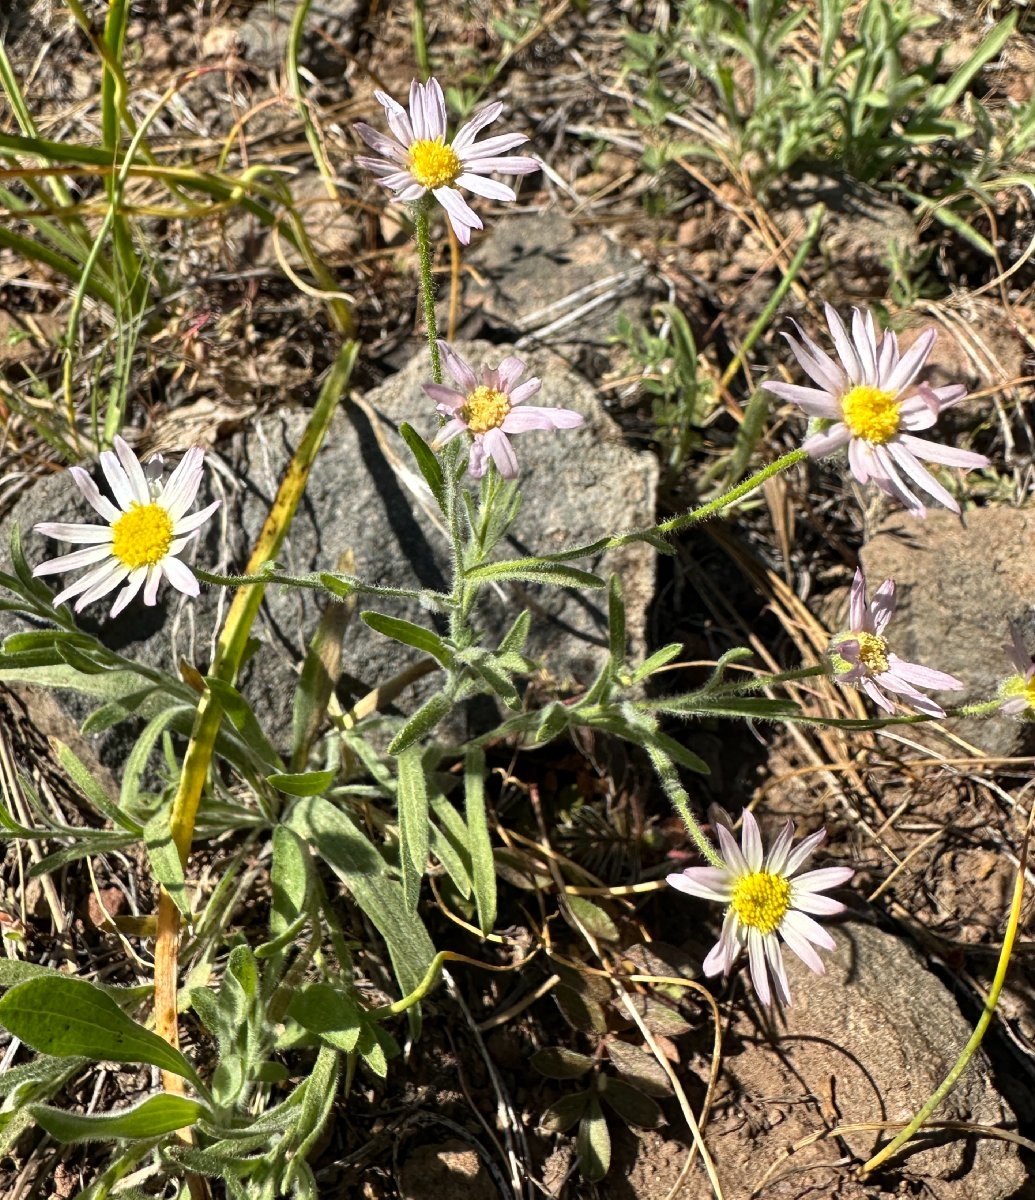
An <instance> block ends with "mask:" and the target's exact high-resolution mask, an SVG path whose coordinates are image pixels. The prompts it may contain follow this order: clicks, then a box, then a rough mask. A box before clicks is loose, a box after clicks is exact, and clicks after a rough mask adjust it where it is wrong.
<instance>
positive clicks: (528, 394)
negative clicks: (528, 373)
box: [510, 377, 543, 404]
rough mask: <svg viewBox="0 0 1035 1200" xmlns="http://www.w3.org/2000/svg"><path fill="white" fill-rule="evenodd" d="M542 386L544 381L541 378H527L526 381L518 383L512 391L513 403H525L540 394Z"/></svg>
mask: <svg viewBox="0 0 1035 1200" xmlns="http://www.w3.org/2000/svg"><path fill="white" fill-rule="evenodd" d="M542 386H543V381H542V380H541V379H539V378H536V377H533V378H532V379H526V380H525V382H524V383H521V384H518V386H517V387H516V388H514V390H513V391H512V392H511V393H510V402H511V404H524V402H525V401H526V400H531V399H532V397H533V396H535V395H537V394H538V392H539V390H540V388H541V387H542Z"/></svg>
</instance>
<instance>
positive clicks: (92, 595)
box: [54, 559, 129, 612]
mask: <svg viewBox="0 0 1035 1200" xmlns="http://www.w3.org/2000/svg"><path fill="white" fill-rule="evenodd" d="M128 575H129V567H127V566H124V565H123V564H122V563H120V562H119V561H118V560H117V559H114V560H112V561H110V562H107V563H105V564H104V565H103V566H101V567H98V569H97V571H93V572H91V573H90V574H89V575H86V576H84V577H83V578H82V579H81V580H80V581H79V585H88V586H86V587H85V590H83V592H82V594H81V595H80V596H79V599H78V600H77V601H76V602H75V610H76V612H82V611H83V609H84V608H85V607H86V606H87V605H88V604H92V603H93V602H94V600H99V599H100V598H101V597H102V596H106V595H107V594H108V593H109V592H112V591H114V590H115V588H117V587H118V586H119V584H120V583H121V582H122V581H123V579H125V578H126V577H127V576H128ZM79 585H76V590H77V591H78V590H79ZM69 593H70V589H67V588H66V589H65V592H63V593H62V595H67V594H69ZM59 602H60V598H59V597H57V596H55V598H54V604H55V607H56V606H57V604H58V603H59Z"/></svg>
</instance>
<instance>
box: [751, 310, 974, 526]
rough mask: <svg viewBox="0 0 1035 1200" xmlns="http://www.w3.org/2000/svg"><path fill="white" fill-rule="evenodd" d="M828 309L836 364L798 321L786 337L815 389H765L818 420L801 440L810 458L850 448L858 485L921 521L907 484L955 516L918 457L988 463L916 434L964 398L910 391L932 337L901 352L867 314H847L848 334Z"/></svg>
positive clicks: (952, 392)
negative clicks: (849, 320) (882, 494)
mask: <svg viewBox="0 0 1035 1200" xmlns="http://www.w3.org/2000/svg"><path fill="white" fill-rule="evenodd" d="M825 311H826V316H827V324H828V325H829V326H830V335H831V337H832V338H833V340H834V345H835V347H836V348H837V355H838V358H839V359H840V362H835V361H834V359H832V358H831V357H830V355H829V354H827V353H826V352H825V351H824V350H822V349H821V348H820V347H819V346H818V345H817V344H816V343H815V342H814V341H812V339H811V338H809V337H808V336H807V335H806V334H805V333H804V332H803V330H802V329H801V327H800V326H799V325H798V324H797V323H795V328H796V329H797V330H798V334H799V336H800V337H801V343H799V342H797V341H796V340H795V339H794V338H793V337H791V335H790V334H784V337H786V338H787V341H788V344H789V345H790V347H791V351H792V353H793V354H794V357H795V358H796V359H797V360H798V363H799V364H800V365H801V367H802V369H803V370H804V371H805V373H806V374H807V375H808V376H810V377H811V378H812V379H814V380H815V382H816V383H818V384H819V387H818V388H812V387H798V386H797V385H795V384H790V383H775V382H766V383H763V384H762V387H764V388H767V389H768V390H769V391H770V392H774V393H775V394H776V395H777V396H779V397H781V399H784V400H790V401H791V402H792V403H794V404H797V405H798V406H799V407H800V408H802V409H804V411H805V412H806V413H807V414H808V415H809V416H810V417H813V418H817V419H818V421H819V423H820V428H819V430H818V431H817V432H816V433H813V434H812V435H811V436H810V437H808V438H806V440H805V442H804V443H803V446H804V449H806V450H807V451H808V452H809V454H811V455H812V456H813V457H814V458H821V457H823V456H825V455H827V454H833V453H834V452H835V451H837V450H840V449H842V448H843V447H845V446H847V447H848V465H849V467H850V468H851V472H852V474H853V475H854V476H855V478H856V479H857V480H858V481H859V482H860V483H868V482H869V481H870V480H872V481H873V482H874V483H875V484H876V485H877V486H878V487H879V488H880V489H881V490H882V491H884V492H886V493H887V494H888V495H889V496H893V497H894V498H895V499H896V500H899V501H900V502H901V503H902V504H904V505H905V506H906V508H908V509H909V510H910V511H911V512H912V513H914V514H915V515H916V516H918V517H922V516H925V515H926V510H925V509H924V506H923V503H922V502H921V501H920V500H919V498H918V497H917V496H916V495H914V493H913V492H912V491H911V490H910V486H909V485H913V486H915V487H917V488H919V489H920V490H922V491H924V492H926V493H927V494H928V495H929V496H933V497H934V499H935V500H938V501H940V502H941V503H942V504H944V505H945V507H946V508H948V509H951V510H952V511H953V512H959V510H960V509H959V505H958V504H957V503H956V501H955V500H954V499H953V497H952V496H951V495H950V494H949V493H948V492H947V491H946V490H945V488H944V487H942V485H941V484H940V483H939V482H938V481H937V480H936V479H935V478H934V476H933V475H932V474H931V473H930V472H929V471H928V470H927V469H926V468H925V467H923V466H922V465H921V463H920V462H919V459H921V458H923V459H926V460H927V461H928V462H933V463H941V464H942V465H944V466H948V467H962V468H963V469H964V470H970V469H972V468H974V467H984V466H987V465H988V459H987V458H985V456H984V455H983V454H975V453H973V452H972V451H970V450H957V449H954V448H953V447H951V446H941V445H938V444H936V443H934V442H928V441H925V440H924V439H923V438H918V437H914V436H913V434H914V432H916V431H917V430H921V429H930V427H931V426H932V425H933V424H934V423H935V421H937V420H938V416H939V414H940V413H941V412H942V410H943V409H946V408H949V407H951V406H952V405H953V404H957V403H959V401H960V400H962V399H963V397H964V396H965V395H966V394H967V390H966V388H965V387H964V386H963V385H962V384H960V383H953V384H949V385H948V386H946V387H938V388H933V387H931V386H930V384H928V383H924V382H920V383H918V384H916V385H915V386H914V381H915V380H916V377H917V375H918V374H919V373H920V371H921V369H922V368H923V365H924V363H925V362H926V361H927V358H928V355H929V354H930V353H931V350H932V348H933V347H934V343H935V339H936V338H937V336H938V335H937V332H936V331H935V330H934V329H926V330H924V332H923V333H921V334H920V336H919V337H918V338H917V339H916V341H915V342H914V343H913V344H912V345H911V346H910V347H909V349H908V350H907V351H906V352H905V354H901V355H900V354H899V348H898V338H897V337H896V336H895V334H894V333H893V332H892V331H891V330H890V329H889V330H887V331H885V332H884V333H883V334H881V336H880V338H878V337H877V334H876V331H875V330H874V325H873V314H872V313H870V312H861V311H860V310H859V309H857V308H855V309H853V310H852V334H851V337H849V335H848V331H847V330H846V329H845V327H844V324H843V323H842V321H841V318H840V317H839V316H838V315H837V313H836V312H835V311H834V309H833V308H832V307H831V306H830V305H829V304H827V305H825Z"/></svg>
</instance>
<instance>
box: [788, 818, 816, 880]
mask: <svg viewBox="0 0 1035 1200" xmlns="http://www.w3.org/2000/svg"><path fill="white" fill-rule="evenodd" d="M826 836H827V831H826V830H825V829H818V830H817V831H816V832H815V833H810V834H809V836H808V837H807V838H802V840H801V841H800V842H799V843H798V844H797V846H795V847H794V849H793V850H792V851H791V852H790V854H788V856H787V865H786V866H785V867H784V868H783V870H782V871H781V872H780V873H781V874H782V875H786V876H788V877H790V876H791V875H795V874H796V873H797V872H798V871H800V870H801V868H802V867H803V866H804V865H805V864H806V863H807V862H808V861H809V859H810V858H811V857H812V856H813V854H815V853H816V850H817V849H818V848H819V847H820V846H821V845H822V844H823V842H824V841H825V840H826ZM802 878H805V876H802Z"/></svg>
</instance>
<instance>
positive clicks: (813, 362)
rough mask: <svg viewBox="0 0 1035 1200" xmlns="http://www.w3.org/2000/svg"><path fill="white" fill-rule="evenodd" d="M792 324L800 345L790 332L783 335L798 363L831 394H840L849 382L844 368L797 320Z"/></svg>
mask: <svg viewBox="0 0 1035 1200" xmlns="http://www.w3.org/2000/svg"><path fill="white" fill-rule="evenodd" d="M792 324H793V325H794V328H795V329H796V330H797V331H798V336H799V337H800V338H801V341H802V344H801V345H799V344H798V343H797V342H796V341H795V340H794V338H793V337H791V335H790V334H789V333H785V334H784V335H783V336H784V337H785V338H786V339H787V344H788V345H789V346H790V348H791V353H792V354H793V355H794V357H795V358H796V359H797V360H798V365H799V366H800V367H801V369H802V370H803V371H804V372H805V374H806V375H808V377H809V378H810V379H814V380H815V381H816V383H818V384H819V385H820V387H822V388H825V389H826V390H827V391H828V392H829V393H830V395H831V396H840V394H841V393H842V392H843V391H844V389H845V384H846V383H847V382H848V379H847V376H846V375H845V373H844V370H843V369H842V368H841V367H839V366H838V365H837V363H836V362H834V360H833V359H832V358H831V357H830V355H829V354H827V352H826V351H825V350H824V349H823V348H822V347H821V346H819V345H817V344H816V343H815V342H814V341H813V340H812V338H810V337H809V335H808V334H807V333H806V332H805V330H804V329H802V327H801V326H800V325H799V324H798V322H797V321H794V322H792Z"/></svg>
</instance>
